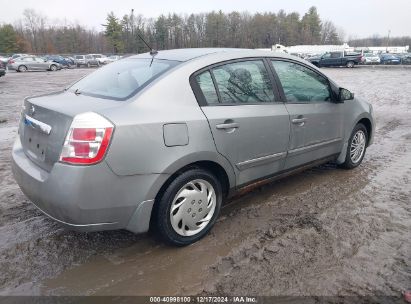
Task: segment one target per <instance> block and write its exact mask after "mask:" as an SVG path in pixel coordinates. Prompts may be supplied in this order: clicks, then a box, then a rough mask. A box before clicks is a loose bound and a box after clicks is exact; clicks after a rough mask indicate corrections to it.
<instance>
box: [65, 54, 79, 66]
mask: <svg viewBox="0 0 411 304" xmlns="http://www.w3.org/2000/svg"><path fill="white" fill-rule="evenodd" d="M64 59H66V60H67V61H68V62H70V65H72V66H74V65H76V60H75V59H74V58H73V57H71V56H68V57H64Z"/></svg>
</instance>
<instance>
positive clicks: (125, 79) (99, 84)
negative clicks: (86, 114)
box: [70, 59, 179, 100]
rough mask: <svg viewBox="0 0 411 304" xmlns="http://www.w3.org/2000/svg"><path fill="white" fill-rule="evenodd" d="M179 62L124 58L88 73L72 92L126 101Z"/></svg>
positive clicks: (72, 87) (72, 88)
mask: <svg viewBox="0 0 411 304" xmlns="http://www.w3.org/2000/svg"><path fill="white" fill-rule="evenodd" d="M178 63H179V62H178V61H171V60H159V59H154V60H153V61H151V59H124V60H120V61H116V62H114V63H110V64H109V65H107V66H105V67H103V68H101V69H99V70H97V71H95V72H94V73H91V74H89V75H88V76H86V77H84V78H83V79H81V80H80V81H78V82H76V83H75V84H74V85H73V86H71V88H70V90H71V91H76V90H77V92H78V93H80V94H84V95H89V96H94V97H100V98H106V99H114V100H126V99H127V98H130V97H131V96H133V95H134V94H136V93H137V92H138V91H140V90H141V89H142V88H144V87H145V86H147V85H148V84H149V83H150V82H152V81H153V80H154V79H156V78H158V77H159V76H160V75H162V74H163V73H165V72H166V71H167V70H169V69H171V68H172V67H174V66H176V65H177V64H178Z"/></svg>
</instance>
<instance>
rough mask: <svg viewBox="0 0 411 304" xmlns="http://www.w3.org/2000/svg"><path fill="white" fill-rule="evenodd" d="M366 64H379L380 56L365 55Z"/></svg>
mask: <svg viewBox="0 0 411 304" xmlns="http://www.w3.org/2000/svg"><path fill="white" fill-rule="evenodd" d="M363 58H364V64H379V63H380V62H381V59H380V56H378V55H377V54H373V53H364V55H363Z"/></svg>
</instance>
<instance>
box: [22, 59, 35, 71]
mask: <svg viewBox="0 0 411 304" xmlns="http://www.w3.org/2000/svg"><path fill="white" fill-rule="evenodd" d="M22 61H23V62H24V65H25V66H26V67H27V69H28V70H36V62H35V61H34V57H24V58H23V59H22Z"/></svg>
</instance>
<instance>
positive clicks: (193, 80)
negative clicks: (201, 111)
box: [189, 57, 283, 107]
mask: <svg viewBox="0 0 411 304" xmlns="http://www.w3.org/2000/svg"><path fill="white" fill-rule="evenodd" d="M266 58H267V57H244V58H236V59H229V60H224V61H220V62H216V63H213V64H210V65H208V66H205V67H203V68H201V69H199V70H197V71H195V72H194V73H192V74H191V75H190V78H189V82H190V86H191V89H192V90H193V93H194V96H195V97H196V99H197V103H198V105H199V106H200V107H214V106H217V107H221V106H229V107H231V106H248V105H270V104H271V105H273V104H279V103H283V99H282V97H281V94H280V90H279V88H278V84H277V83H276V81H275V79H274V77H273V75H272V70H271V68H270V66H269V64H267V62H266V60H265V59H266ZM268 58H272V57H268ZM245 61H261V62H262V63H263V65H264V68H265V69H266V71H267V74H268V77H269V79H270V84H271V89H272V90H273V94H274V99H275V100H274V101H270V102H250V103H222V102H221V95H220V90H219V89H218V86H217V83H216V80H215V77H214V73H213V71H212V70H213V69H214V68H216V67H219V66H223V65H227V64H231V63H237V62H245ZM207 71H208V72H209V73H210V74H211V78H212V80H213V85H214V90H215V91H216V93H217V96H218V103H214V104H208V103H207V100H206V98H205V96H204V94H203V92H202V90H201V88H200V85H199V84H198V83H197V81H196V76H198V75H200V74H202V73H204V72H207Z"/></svg>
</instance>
